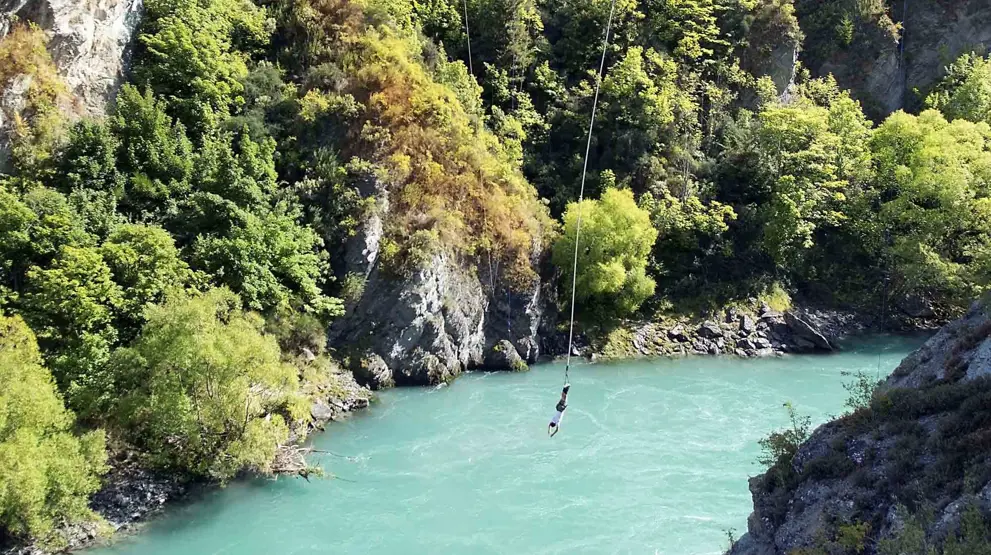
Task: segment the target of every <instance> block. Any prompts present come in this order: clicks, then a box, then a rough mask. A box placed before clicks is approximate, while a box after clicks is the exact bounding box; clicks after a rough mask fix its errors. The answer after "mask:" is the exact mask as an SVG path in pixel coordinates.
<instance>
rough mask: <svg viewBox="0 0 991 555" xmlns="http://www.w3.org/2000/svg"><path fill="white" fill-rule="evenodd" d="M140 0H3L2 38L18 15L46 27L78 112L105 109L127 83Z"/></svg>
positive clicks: (0, 0) (86, 113)
mask: <svg viewBox="0 0 991 555" xmlns="http://www.w3.org/2000/svg"><path fill="white" fill-rule="evenodd" d="M141 11H142V0H0V13H2V14H3V17H2V18H0V36H6V35H7V33H8V32H9V31H10V27H11V24H12V22H13V21H14V20H15V19H18V20H21V21H30V22H33V23H35V24H37V25H38V26H39V27H40V28H42V29H44V30H45V31H46V32H47V33H48V35H49V37H50V41H49V45H48V46H49V51H50V52H51V54H52V59H53V60H54V61H55V64H56V65H57V66H58V68H59V72H60V73H61V75H62V77H63V78H64V79H65V82H66V84H67V85H68V86H69V88H70V89H71V90H72V92H73V94H74V95H75V97H76V100H77V102H76V104H75V110H76V113H78V114H85V115H95V114H101V113H103V111H104V109H105V108H106V105H107V103H108V102H109V101H110V100H111V99H112V98H113V96H114V94H115V93H116V91H117V88H118V87H119V86H120V84H121V83H122V81H123V77H124V71H125V68H126V63H127V53H128V47H129V45H130V44H131V39H132V38H133V35H134V31H135V29H137V26H138V23H139V22H140V19H141Z"/></svg>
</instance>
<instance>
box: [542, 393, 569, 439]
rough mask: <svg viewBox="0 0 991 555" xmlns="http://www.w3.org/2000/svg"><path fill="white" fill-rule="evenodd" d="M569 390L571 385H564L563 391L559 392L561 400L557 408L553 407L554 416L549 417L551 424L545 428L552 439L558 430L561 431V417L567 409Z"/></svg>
mask: <svg viewBox="0 0 991 555" xmlns="http://www.w3.org/2000/svg"><path fill="white" fill-rule="evenodd" d="M569 389H571V384H564V389H562V390H561V400H560V401H558V402H557V406H555V407H554V410H555V411H556V412H555V413H554V416H553V417H551V423H550V424H549V425H548V426H547V433H548V434H550V435H551V437H554V436H555V435H556V434H557V432H558V430H560V429H561V417H563V416H564V409H566V408H568V390H569Z"/></svg>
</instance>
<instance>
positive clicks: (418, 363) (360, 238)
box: [329, 179, 544, 388]
mask: <svg viewBox="0 0 991 555" xmlns="http://www.w3.org/2000/svg"><path fill="white" fill-rule="evenodd" d="M361 189H362V190H361V193H362V194H363V195H364V196H366V197H368V196H371V197H374V199H375V209H374V210H372V211H371V212H370V213H369V214H368V215H367V216H366V218H365V220H364V221H363V222H362V224H361V225H360V226H359V229H358V230H357V233H356V234H355V236H354V237H353V238H352V239H351V240H350V242H349V244H348V246H347V253H346V256H345V258H346V260H347V262H348V268H347V270H348V273H350V274H352V275H355V276H361V278H362V279H364V283H365V285H364V289H363V294H362V295H361V296H360V298H358V299H353V300H352V301H351V302H350V303H349V306H348V307H347V312H346V314H345V316H344V317H343V318H340V319H339V320H337V321H336V322H335V323H334V326H333V327H332V328H331V330H330V332H329V338H330V344H331V345H332V346H333V347H334V348H335V349H336V350H337V351H338V353H339V354H340V355H342V356H343V357H344V358H347V359H349V360H350V364H351V367H352V369H353V370H354V372H355V377H356V378H357V379H358V380H359V381H360V382H361V383H363V384H366V385H368V386H370V387H372V388H381V387H389V386H392V385H427V384H436V383H440V382H444V381H448V380H451V379H452V378H454V377H456V376H457V375H459V374H460V373H462V372H464V371H466V370H470V369H474V368H480V367H483V366H486V367H490V368H495V367H496V366H498V367H499V368H503V367H504V368H503V369H514V370H518V369H521V368H520V365H519V364H518V363H517V362H515V361H519V362H522V363H523V366H524V367H525V363H530V362H534V361H536V359H537V357H538V356H539V354H540V339H539V335H538V332H539V330H540V326H541V321H542V316H543V311H544V307H543V304H544V295H543V290H542V287H541V285H540V283H536V284H534V285H533V286H531V287H530V288H529V289H527V290H526V291H513V290H511V288H509V287H507V286H505V284H503V283H501V282H500V281H499V280H497V279H491V280H490V279H487V278H488V276H487V273H486V271H487V269H486V268H484V267H483V266H485V265H483V264H476V263H475V262H474V261H471V260H463V259H459V258H456V257H454V256H452V255H450V254H448V253H446V252H443V251H439V252H436V253H435V254H434V255H433V256H432V258H431V260H429V261H427V262H426V263H425V264H422V265H420V267H419V268H418V269H417V270H416V271H414V272H412V275H408V276H396V275H393V274H392V273H391V272H390V270H389V269H388V268H386V267H385V266H384V265H383V264H381V260H380V247H381V238H382V230H383V221H384V219H385V218H387V217H388V211H389V196H388V190H387V188H386V187H385V186H383V185H382V184H379V183H376V182H375V181H374V180H372V179H368V180H367V181H366V182H365V183H364V184H363V185H362V187H361ZM535 257H536V255H535ZM534 262H535V263H536V260H535V261H534ZM497 346H499V348H500V349H502V351H501V356H500V357H498V358H499V363H496V359H495V358H493V350H494V348H495V347H497ZM487 359H488V362H489V363H491V364H486V362H487ZM503 362H505V363H506V364H502V363H503Z"/></svg>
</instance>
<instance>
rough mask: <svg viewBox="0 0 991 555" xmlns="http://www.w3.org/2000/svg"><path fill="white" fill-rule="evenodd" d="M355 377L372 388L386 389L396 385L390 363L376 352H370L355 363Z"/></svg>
mask: <svg viewBox="0 0 991 555" xmlns="http://www.w3.org/2000/svg"><path fill="white" fill-rule="evenodd" d="M353 371H354V379H355V380H357V381H358V383H360V384H361V385H365V386H368V387H370V388H371V389H384V388H387V387H392V386H394V385H396V382H395V380H394V379H393V377H392V370H390V369H389V365H388V364H386V363H385V361H384V360H383V359H382V357H380V356H379V355H376V354H369V355H367V356H366V357H364V358H362V359H361V360H358V361H356V362H355V364H354V368H353Z"/></svg>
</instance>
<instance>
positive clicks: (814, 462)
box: [730, 303, 991, 555]
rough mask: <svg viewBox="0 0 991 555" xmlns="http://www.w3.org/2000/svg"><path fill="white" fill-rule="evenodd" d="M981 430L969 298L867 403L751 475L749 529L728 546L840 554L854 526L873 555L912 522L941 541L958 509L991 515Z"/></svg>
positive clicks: (981, 379)
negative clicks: (959, 315)
mask: <svg viewBox="0 0 991 555" xmlns="http://www.w3.org/2000/svg"><path fill="white" fill-rule="evenodd" d="M989 437H991V308H989V307H988V306H987V305H986V304H981V303H976V304H975V305H974V306H973V307H972V308H971V310H970V312H969V313H968V314H967V315H966V316H965V317H964V318H963V319H961V320H959V321H957V322H954V323H952V324H949V325H947V326H946V327H944V328H943V329H942V330H941V331H940V332H939V333H938V334H936V335H935V336H934V337H932V338H931V339H930V340H929V341H928V342H927V343H926V344H925V345H924V346H923V347H921V348H920V349H918V350H917V351H916V352H914V353H913V354H912V355H910V356H909V357H907V358H906V359H905V360H904V361H903V362H902V363H901V365H900V366H899V367H898V368H897V369H896V370H895V371H894V373H893V374H892V375H891V377H889V378H888V379H887V380H886V381H885V382H884V383H883V384H881V386H880V387H879V388H878V390H877V391H876V392H875V393H874V396H873V399H872V400H871V401H870V405H869V406H864V407H861V408H859V409H858V410H856V411H855V412H853V413H852V414H848V415H847V416H844V417H842V418H840V419H837V420H834V421H832V422H829V423H827V424H825V425H823V426H821V427H819V428H818V429H817V430H815V431H814V432H813V433H812V435H811V437H809V439H808V440H807V441H805V442H804V443H802V445H801V446H800V447H799V449H798V450H797V452H796V453H795V455H794V457H793V458H791V459H788V458H782V459H778V464H777V465H775V466H774V467H772V468H771V469H770V470H769V471H768V472H767V473H766V474H763V475H761V476H757V477H754V478H752V479H751V480H750V491H751V493H752V494H753V500H754V512H753V514H752V515H751V516H750V518H749V520H748V530H749V531H748V534H747V535H745V536H744V537H743V538H741V539H740V541H739V542H737V543H736V544H735V545H734V547H733V548H732V549H731V551H730V553H731V555H779V554H780V555H784V554H787V553H794V552H797V551H796V550H799V549H813V548H814V549H824V551H821V552H822V553H846V552H847V551H843V550H842V549H841V547H842V546H841V545H840V544H841V540H840V539H839V538H840V536H841V535H842V534H843V533H846V534H847V535H849V534H850V533H852V532H857V533H860V534H862V538H863V540H864V545H865V547H864V549H863V551H861V552H862V553H865V554H868V555H871V554H874V553H877V552H878V551H877V550H878V549H879V546H881V545H883V544H884V543H885V542H889V541H891V540H892V538H899V539H901V540H904V538H905V533H904V532H903V530H905V529H906V526H908V525H909V524H911V526H914V527H915V528H914V529H915V530H917V532H916V534H921V536H922V537H924V539H925V541H926V542H927V544H928V545H933V546H938V545H939V544H941V543H942V542H943V541H944V539H945V538H947V537H948V536H949V535H950V534H955V533H956V532H957V531H958V530H959V529H960V521H961V515H963V514H964V512H965V510H966V509H967V508H969V507H976V508H977V509H978V510H979V511H981V512H982V513H983V515H984V517H985V518H991V459H989V457H988V456H987V449H988V447H989V445H991V444H989V439H988V438H989ZM929 511H931V514H932V518H923V517H918V516H911V515H912V514H914V515H923V514H926V513H927V512H929ZM814 552H815V553H819V552H820V551H814ZM892 552H894V551H892ZM899 552H903V551H899ZM910 552H913V553H914V552H915V551H912V550H910ZM810 553H812V551H810Z"/></svg>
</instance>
